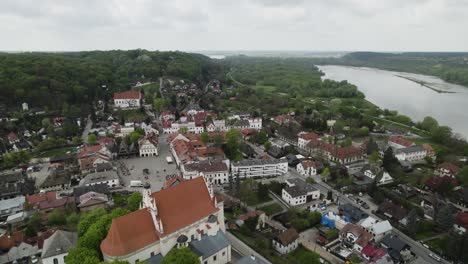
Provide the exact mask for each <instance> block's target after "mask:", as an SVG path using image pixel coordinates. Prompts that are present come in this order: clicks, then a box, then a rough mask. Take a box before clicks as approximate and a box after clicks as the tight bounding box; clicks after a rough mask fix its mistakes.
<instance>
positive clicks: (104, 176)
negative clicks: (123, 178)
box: [83, 170, 119, 185]
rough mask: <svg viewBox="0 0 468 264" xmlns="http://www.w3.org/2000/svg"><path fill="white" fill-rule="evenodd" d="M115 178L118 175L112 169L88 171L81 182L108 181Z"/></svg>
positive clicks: (117, 177)
mask: <svg viewBox="0 0 468 264" xmlns="http://www.w3.org/2000/svg"><path fill="white" fill-rule="evenodd" d="M115 179H119V176H118V175H117V172H116V171H114V170H110V171H101V172H93V173H89V174H88V175H86V177H84V179H83V184H84V185H86V184H93V183H96V182H103V181H110V180H115Z"/></svg>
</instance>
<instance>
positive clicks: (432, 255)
mask: <svg viewBox="0 0 468 264" xmlns="http://www.w3.org/2000/svg"><path fill="white" fill-rule="evenodd" d="M429 257H431V258H433V259H435V260H436V261H438V262H440V261H441V260H442V258H441V257H439V256H437V255H436V254H434V253H429Z"/></svg>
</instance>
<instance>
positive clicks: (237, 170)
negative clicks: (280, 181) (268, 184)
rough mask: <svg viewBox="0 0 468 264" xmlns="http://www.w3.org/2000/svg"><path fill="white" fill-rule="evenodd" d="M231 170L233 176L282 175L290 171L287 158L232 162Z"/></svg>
mask: <svg viewBox="0 0 468 264" xmlns="http://www.w3.org/2000/svg"><path fill="white" fill-rule="evenodd" d="M231 172H232V175H233V177H236V176H237V175H239V176H240V178H252V177H274V176H280V175H283V174H285V173H286V172H288V161H287V160H286V159H270V160H262V159H252V160H241V161H239V162H234V163H232V164H231Z"/></svg>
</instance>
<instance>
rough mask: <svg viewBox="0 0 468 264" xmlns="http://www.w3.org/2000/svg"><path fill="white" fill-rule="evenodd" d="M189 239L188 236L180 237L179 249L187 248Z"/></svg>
mask: <svg viewBox="0 0 468 264" xmlns="http://www.w3.org/2000/svg"><path fill="white" fill-rule="evenodd" d="M187 243H188V237H187V236H186V235H180V236H179V237H178V238H177V248H182V247H187Z"/></svg>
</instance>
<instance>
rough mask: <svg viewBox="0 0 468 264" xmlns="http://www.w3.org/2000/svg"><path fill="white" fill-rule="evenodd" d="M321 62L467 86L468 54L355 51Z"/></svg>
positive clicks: (321, 61)
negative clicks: (434, 78) (426, 77)
mask: <svg viewBox="0 0 468 264" xmlns="http://www.w3.org/2000/svg"><path fill="white" fill-rule="evenodd" d="M318 62H319V63H321V64H341V65H349V66H363V67H374V68H379V69H385V70H391V71H404V72H412V73H420V74H427V75H433V76H437V77H439V78H441V79H443V80H445V81H447V82H451V83H456V84H461V85H464V86H466V87H468V53H466V52H404V53H378V52H353V53H349V54H347V55H345V56H343V57H342V58H339V59H321V60H318Z"/></svg>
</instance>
